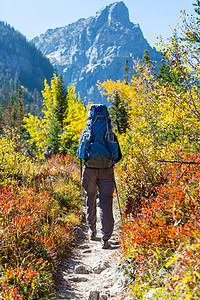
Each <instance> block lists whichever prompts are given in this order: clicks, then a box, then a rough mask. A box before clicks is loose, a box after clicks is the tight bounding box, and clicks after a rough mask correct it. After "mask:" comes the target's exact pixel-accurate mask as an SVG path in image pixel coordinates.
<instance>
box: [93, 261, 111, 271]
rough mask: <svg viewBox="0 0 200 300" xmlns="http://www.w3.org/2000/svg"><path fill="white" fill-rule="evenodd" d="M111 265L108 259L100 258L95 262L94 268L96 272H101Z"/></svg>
mask: <svg viewBox="0 0 200 300" xmlns="http://www.w3.org/2000/svg"><path fill="white" fill-rule="evenodd" d="M109 267H110V265H109V263H108V262H107V261H104V260H100V261H97V262H96V263H95V264H94V266H93V268H92V270H93V272H94V273H95V274H100V273H101V272H102V271H104V270H105V269H107V268H109Z"/></svg>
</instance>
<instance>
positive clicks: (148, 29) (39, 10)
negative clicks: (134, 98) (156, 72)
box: [0, 0, 196, 46]
mask: <svg viewBox="0 0 200 300" xmlns="http://www.w3.org/2000/svg"><path fill="white" fill-rule="evenodd" d="M114 2H115V0H111V1H110V0H32V1H28V0H0V20H1V21H6V22H7V23H8V24H10V25H11V26H13V27H14V28H15V29H16V30H18V31H20V32H21V33H22V34H24V35H25V36H26V37H27V39H28V40H30V39H32V38H33V37H35V36H37V35H40V34H41V33H44V32H45V31H46V30H47V29H50V28H56V27H61V26H65V25H67V24H70V23H72V22H75V21H77V20H78V19H80V18H87V17H90V16H95V14H96V12H97V11H99V10H100V9H101V8H102V7H104V6H106V5H109V4H111V3H114ZM194 2H196V0H165V1H163V0H124V3H125V5H126V6H127V8H128V9H129V16H130V20H131V22H133V23H139V24H140V27H141V29H142V31H143V34H144V37H145V38H146V39H147V40H148V42H149V43H150V45H151V46H154V45H155V43H156V41H157V36H158V35H160V34H161V35H162V36H163V38H164V39H166V38H167V37H168V36H169V35H171V27H173V28H174V27H175V26H176V24H177V23H178V22H179V23H180V22H181V20H180V10H183V9H186V11H187V12H188V13H189V14H194V7H193V5H192V3H194Z"/></svg>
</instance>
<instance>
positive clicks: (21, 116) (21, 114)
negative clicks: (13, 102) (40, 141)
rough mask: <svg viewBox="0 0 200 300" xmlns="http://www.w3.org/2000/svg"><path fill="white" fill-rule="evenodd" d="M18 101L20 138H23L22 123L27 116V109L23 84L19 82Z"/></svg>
mask: <svg viewBox="0 0 200 300" xmlns="http://www.w3.org/2000/svg"><path fill="white" fill-rule="evenodd" d="M17 101H18V105H17V106H18V123H19V129H18V130H19V136H20V140H21V139H22V134H23V130H22V124H23V119H24V116H25V109H24V92H23V89H22V86H21V84H20V83H19V85H18V96H17Z"/></svg>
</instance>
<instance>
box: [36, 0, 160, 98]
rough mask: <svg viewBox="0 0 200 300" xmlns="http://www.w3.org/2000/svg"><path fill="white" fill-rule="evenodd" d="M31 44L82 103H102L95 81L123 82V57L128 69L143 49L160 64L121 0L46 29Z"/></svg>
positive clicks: (158, 58) (140, 56) (141, 53)
mask: <svg viewBox="0 0 200 300" xmlns="http://www.w3.org/2000/svg"><path fill="white" fill-rule="evenodd" d="M33 42H34V43H35V45H36V47H38V48H39V49H40V50H41V51H42V52H43V53H44V54H45V55H46V56H47V57H48V58H49V59H50V61H51V63H52V64H53V66H54V67H55V69H57V70H58V72H62V73H63V77H64V80H65V82H66V84H70V83H72V84H74V85H75V86H76V92H78V93H79V94H80V96H81V97H82V98H83V100H84V102H88V101H92V102H94V103H97V102H101V103H105V102H106V100H105V98H104V97H103V96H102V95H101V94H100V92H99V91H98V89H97V86H96V83H97V80H100V82H103V81H105V80H107V79H113V80H118V79H120V80H123V76H124V69H123V67H124V65H125V60H126V57H129V62H130V67H131V65H132V57H134V58H139V59H141V58H142V56H143V53H144V50H145V49H147V50H148V51H149V53H150V57H151V59H152V60H156V61H160V54H159V53H158V52H157V51H156V49H155V48H152V47H151V46H150V45H149V44H148V42H147V40H146V39H145V38H144V36H143V33H142V31H141V29H140V26H139V25H138V24H134V23H132V22H131V21H130V19H129V11H128V8H127V7H126V6H125V4H124V2H123V1H120V2H115V3H113V4H110V5H108V6H106V7H104V8H102V9H101V10H100V11H99V12H97V13H96V16H94V17H89V18H87V19H84V18H82V19H79V20H78V21H76V22H74V23H72V24H69V25H67V26H64V27H61V28H55V29H49V30H47V31H46V33H44V34H41V35H40V36H38V37H36V38H34V39H33ZM130 71H131V68H130Z"/></svg>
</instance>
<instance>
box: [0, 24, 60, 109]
mask: <svg viewBox="0 0 200 300" xmlns="http://www.w3.org/2000/svg"><path fill="white" fill-rule="evenodd" d="M53 72H54V68H53V66H52V65H51V63H50V62H49V60H48V59H47V58H46V57H45V56H44V55H43V54H42V52H41V51H40V50H39V49H37V48H36V47H35V45H34V44H33V43H30V42H28V41H27V40H26V38H25V37H24V36H23V35H22V34H21V33H20V32H18V31H16V30H15V29H14V28H12V27H11V26H10V25H7V24H6V23H4V22H0V104H2V105H3V106H5V105H6V104H7V103H8V90H9V91H10V90H13V89H14V90H15V89H16V87H13V86H10V80H11V81H12V80H15V82H18V81H20V83H21V85H22V86H24V87H25V88H27V89H28V91H29V92H32V93H33V92H34V91H35V90H37V93H40V92H41V90H42V89H43V88H44V79H47V80H48V81H49V80H50V78H51V77H52V76H53ZM29 100H30V101H32V100H33V98H32V97H30V99H29ZM29 100H27V101H29Z"/></svg>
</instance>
